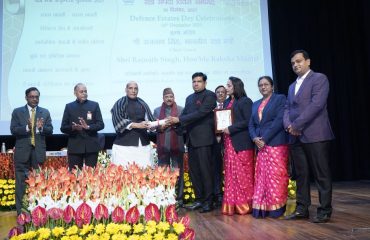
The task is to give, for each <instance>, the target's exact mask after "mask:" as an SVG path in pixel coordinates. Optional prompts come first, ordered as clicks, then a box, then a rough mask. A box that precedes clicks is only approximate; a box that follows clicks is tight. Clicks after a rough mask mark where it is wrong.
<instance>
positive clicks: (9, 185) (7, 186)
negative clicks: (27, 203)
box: [0, 179, 15, 210]
mask: <svg viewBox="0 0 370 240" xmlns="http://www.w3.org/2000/svg"><path fill="white" fill-rule="evenodd" d="M14 206H15V180H14V179H0V209H1V210H9V209H12V208H13V207H14Z"/></svg>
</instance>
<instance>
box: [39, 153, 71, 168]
mask: <svg viewBox="0 0 370 240" xmlns="http://www.w3.org/2000/svg"><path fill="white" fill-rule="evenodd" d="M67 166H68V158H67V157H65V156H64V157H63V156H59V157H56V156H52V157H46V160H45V162H44V163H43V164H42V165H41V168H54V169H58V168H61V167H67Z"/></svg>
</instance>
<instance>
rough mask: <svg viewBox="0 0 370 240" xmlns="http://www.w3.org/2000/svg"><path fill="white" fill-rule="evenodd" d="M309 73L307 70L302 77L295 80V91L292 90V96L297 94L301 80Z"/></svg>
mask: <svg viewBox="0 0 370 240" xmlns="http://www.w3.org/2000/svg"><path fill="white" fill-rule="evenodd" d="M309 72H311V70H308V71H307V72H306V73H305V74H304V75H303V76H302V77H298V78H297V80H296V81H297V83H296V84H295V89H294V95H296V94H297V92H298V90H299V88H300V87H301V85H302V83H303V80H304V79H305V78H306V77H307V74H308V73H309Z"/></svg>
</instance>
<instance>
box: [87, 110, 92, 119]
mask: <svg viewBox="0 0 370 240" xmlns="http://www.w3.org/2000/svg"><path fill="white" fill-rule="evenodd" d="M86 119H87V120H92V113H91V112H90V111H88V112H87V116H86Z"/></svg>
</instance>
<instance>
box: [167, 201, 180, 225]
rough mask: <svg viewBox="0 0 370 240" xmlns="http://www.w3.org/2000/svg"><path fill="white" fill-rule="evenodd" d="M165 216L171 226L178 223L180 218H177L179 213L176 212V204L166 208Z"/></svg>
mask: <svg viewBox="0 0 370 240" xmlns="http://www.w3.org/2000/svg"><path fill="white" fill-rule="evenodd" d="M165 216H166V221H167V222H168V223H169V224H172V223H173V222H177V221H178V216H177V212H176V207H175V205H174V204H172V205H169V206H168V207H167V208H166V212H165Z"/></svg>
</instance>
